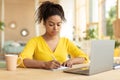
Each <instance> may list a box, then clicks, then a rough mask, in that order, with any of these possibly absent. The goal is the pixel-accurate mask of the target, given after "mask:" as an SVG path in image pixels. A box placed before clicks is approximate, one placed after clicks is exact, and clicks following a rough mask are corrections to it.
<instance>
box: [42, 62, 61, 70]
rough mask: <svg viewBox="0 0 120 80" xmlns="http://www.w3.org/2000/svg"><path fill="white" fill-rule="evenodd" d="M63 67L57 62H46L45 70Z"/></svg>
mask: <svg viewBox="0 0 120 80" xmlns="http://www.w3.org/2000/svg"><path fill="white" fill-rule="evenodd" d="M60 66H61V64H60V63H59V62H58V61H56V60H52V61H48V62H45V67H44V68H45V69H57V68H59V67H60Z"/></svg>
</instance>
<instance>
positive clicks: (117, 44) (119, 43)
mask: <svg viewBox="0 0 120 80" xmlns="http://www.w3.org/2000/svg"><path fill="white" fill-rule="evenodd" d="M119 46H120V42H119V41H118V40H116V41H115V48H118V47H119Z"/></svg>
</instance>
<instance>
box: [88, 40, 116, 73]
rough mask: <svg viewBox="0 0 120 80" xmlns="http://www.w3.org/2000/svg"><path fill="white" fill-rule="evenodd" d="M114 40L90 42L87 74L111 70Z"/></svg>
mask: <svg viewBox="0 0 120 80" xmlns="http://www.w3.org/2000/svg"><path fill="white" fill-rule="evenodd" d="M114 45H115V41H114V40H93V41H91V52H90V60H91V62H90V67H89V74H90V75H91V74H96V73H100V72H104V71H108V70H111V69H112V68H113V53H114Z"/></svg>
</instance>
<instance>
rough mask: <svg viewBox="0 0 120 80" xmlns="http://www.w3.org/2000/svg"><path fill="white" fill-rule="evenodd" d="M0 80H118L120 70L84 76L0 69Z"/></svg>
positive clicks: (25, 69)
mask: <svg viewBox="0 0 120 80" xmlns="http://www.w3.org/2000/svg"><path fill="white" fill-rule="evenodd" d="M0 80H120V69H118V70H110V71H106V72H102V73H99V74H96V75H91V76H85V75H78V74H70V73H64V72H62V71H50V70H43V69H28V68H17V70H16V71H7V70H6V69H5V68H0Z"/></svg>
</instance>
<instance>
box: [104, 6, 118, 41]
mask: <svg viewBox="0 0 120 80" xmlns="http://www.w3.org/2000/svg"><path fill="white" fill-rule="evenodd" d="M116 16H117V15H116V6H113V7H111V9H110V11H109V12H108V17H107V21H106V26H107V27H106V28H107V36H110V38H111V39H113V27H112V25H113V21H114V20H115V19H116Z"/></svg>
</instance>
